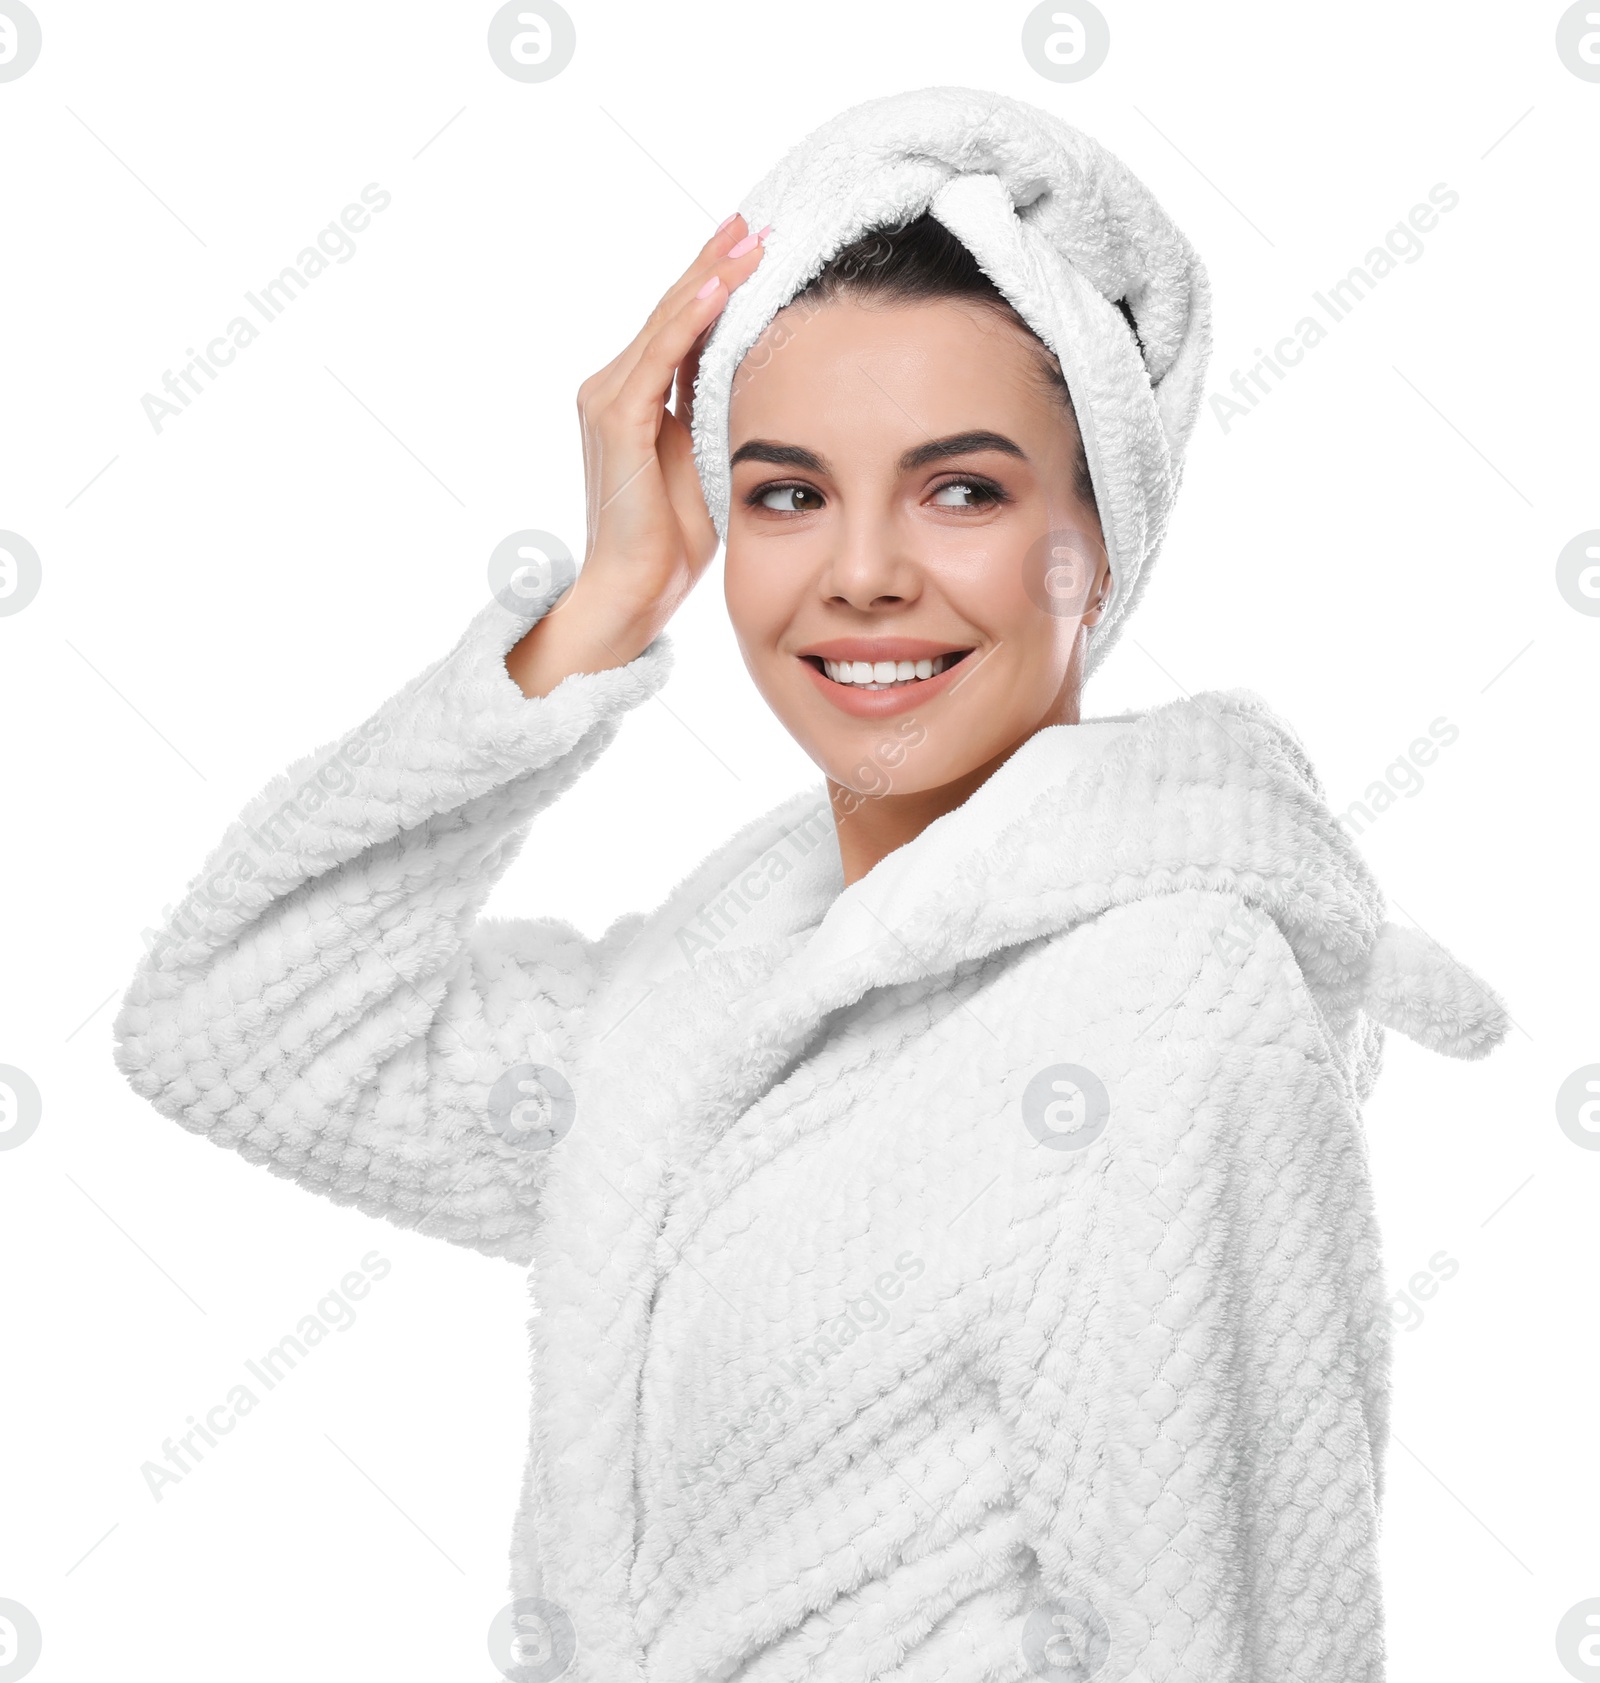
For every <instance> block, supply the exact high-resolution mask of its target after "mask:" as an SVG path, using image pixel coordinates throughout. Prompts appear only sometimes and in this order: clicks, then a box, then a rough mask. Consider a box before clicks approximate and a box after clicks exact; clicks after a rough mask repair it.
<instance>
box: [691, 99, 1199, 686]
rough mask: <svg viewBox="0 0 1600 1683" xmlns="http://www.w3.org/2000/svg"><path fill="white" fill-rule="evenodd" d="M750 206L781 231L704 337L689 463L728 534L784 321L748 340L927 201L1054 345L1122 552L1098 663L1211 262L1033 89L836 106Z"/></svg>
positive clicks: (1131, 595)
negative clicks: (744, 416)
mask: <svg viewBox="0 0 1600 1683" xmlns="http://www.w3.org/2000/svg"><path fill="white" fill-rule="evenodd" d="M738 208H739V210H740V211H741V212H742V213H743V214H744V217H745V220H746V222H747V223H748V224H749V226H750V227H751V229H757V228H761V227H763V226H765V225H766V224H767V223H769V222H770V223H771V224H772V232H771V233H770V234H769V235H768V236H767V239H766V242H765V245H766V249H765V252H764V254H763V256H762V259H761V261H760V263H759V264H758V265H757V266H756V269H755V272H754V273H753V274H752V275H751V276H750V277H749V278H748V279H747V280H745V281H744V282H743V283H742V284H741V285H740V286H739V287H737V288H736V289H735V290H734V292H733V294H732V296H731V297H730V298H729V299H728V302H727V305H726V307H725V308H724V309H723V311H722V314H721V315H720V316H719V317H718V319H717V322H716V325H715V326H714V327H713V329H712V331H711V333H710V335H709V336H708V338H707V340H706V345H705V348H704V351H703V352H702V355H701V359H700V369H699V374H698V376H697V378H696V381H695V398H694V420H693V434H694V452H695V462H696V465H697V467H698V469H699V473H700V482H701V485H702V487H703V488H704V491H705V497H706V503H707V506H708V507H709V508H710V510H711V514H712V518H713V519H714V520H715V522H716V526H717V532H718V534H719V536H721V537H723V538H726V537H727V529H728V499H729V476H730V470H729V465H728V456H729V441H728V408H729V403H730V400H731V397H732V394H733V391H734V388H735V382H736V381H738V382H740V383H742V382H745V381H749V380H758V379H760V377H761V369H762V368H763V367H764V366H765V365H766V363H767V362H768V361H770V360H771V358H772V357H773V356H774V355H782V348H781V340H782V337H783V336H782V333H781V327H782V324H780V327H779V329H776V330H775V331H774V335H773V336H772V337H770V338H769V339H768V341H767V343H765V344H763V345H761V346H760V347H759V348H755V349H752V348H753V347H756V346H757V342H758V340H760V338H761V335H762V333H763V330H764V329H765V328H766V327H767V325H768V323H769V322H771V321H772V318H773V317H774V316H775V315H776V314H777V313H778V311H779V310H781V309H782V308H783V307H784V305H786V304H787V303H789V301H790V300H791V299H792V298H793V297H794V296H795V294H796V293H797V292H799V291H800V289H801V288H802V287H803V286H804V285H805V284H806V282H807V281H809V280H811V279H812V278H813V277H814V276H815V275H816V274H817V273H818V271H819V270H820V269H821V268H822V266H823V265H824V264H825V263H826V262H827V260H828V259H829V258H830V257H832V256H833V255H834V254H835V253H836V252H837V251H839V250H840V249H841V247H843V246H846V245H848V244H849V243H850V242H851V241H852V240H854V239H855V238H857V237H858V236H859V235H860V234H862V233H863V232H864V231H865V230H866V229H868V228H870V227H873V226H874V225H876V224H879V223H892V222H899V221H905V220H908V219H910V218H911V217H914V216H919V215H921V214H922V213H923V212H924V211H927V212H929V213H930V214H931V215H932V216H934V217H935V218H936V219H937V220H938V221H940V222H942V223H943V224H944V225H945V227H947V228H948V229H949V230H950V232H951V233H953V234H954V235H955V236H956V237H957V239H959V240H960V241H961V243H962V244H963V245H965V246H966V247H967V249H968V250H969V251H970V252H971V253H972V255H973V256H974V258H976V260H977V262H978V264H979V266H980V267H981V268H982V269H983V271H984V273H985V274H987V275H988V276H989V278H990V279H991V280H992V281H993V282H994V283H995V285H996V286H997V287H998V288H999V289H1000V291H1001V292H1002V293H1003V294H1004V295H1005V297H1006V298H1007V299H1008V300H1009V301H1010V302H1011V304H1012V305H1014V306H1015V308H1016V310H1017V312H1018V313H1019V314H1020V315H1021V317H1022V319H1023V320H1024V321H1026V322H1027V324H1028V325H1029V326H1030V327H1031V328H1032V329H1033V331H1034V332H1035V333H1037V334H1038V336H1039V337H1040V339H1042V340H1043V341H1044V343H1045V344H1046V345H1047V346H1049V348H1050V349H1051V350H1052V351H1054V352H1055V354H1056V356H1057V357H1058V358H1059V359H1060V362H1061V370H1062V373H1063V374H1064V375H1065V376H1066V380H1067V386H1068V389H1069V390H1070V391H1071V393H1072V399H1073V406H1074V408H1075V409H1076V411H1077V416H1078V425H1079V429H1080V431H1081V432H1082V434H1083V442H1084V454H1085V456H1086V458H1087V460H1088V464H1089V473H1090V477H1091V479H1092V480H1093V482H1094V488H1095V499H1096V501H1097V503H1098V505H1099V509H1100V524H1101V529H1102V533H1103V536H1104V539H1105V545H1106V553H1107V557H1108V559H1109V561H1110V567H1111V580H1112V595H1111V600H1110V604H1109V606H1108V607H1107V609H1106V611H1105V613H1104V615H1103V616H1102V617H1101V619H1100V621H1099V623H1098V624H1096V625H1094V626H1091V627H1090V628H1089V633H1088V647H1087V649H1086V651H1085V656H1084V661H1085V666H1084V670H1085V674H1086V675H1087V674H1088V673H1092V672H1093V671H1094V670H1095V669H1096V667H1097V666H1098V665H1099V664H1100V662H1101V661H1102V660H1103V659H1104V658H1105V656H1106V655H1107V654H1108V653H1109V652H1110V649H1111V647H1112V645H1113V643H1114V642H1115V641H1116V639H1117V637H1118V635H1119V634H1120V632H1121V628H1122V625H1123V622H1124V620H1125V619H1126V617H1127V616H1128V614H1130V613H1131V612H1132V611H1133V609H1134V608H1135V607H1136V606H1137V605H1138V603H1139V600H1140V598H1141V596H1142V595H1143V593H1144V589H1145V585H1146V583H1147V581H1148V579H1149V575H1150V569H1151V566H1152V564H1153V562H1154V560H1155V557H1156V553H1157V551H1158V550H1159V549H1160V547H1161V542H1162V539H1163V537H1164V535H1165V533H1166V530H1167V524H1168V520H1169V518H1170V516H1171V513H1172V506H1173V502H1174V499H1175V498H1176V497H1177V494H1178V486H1179V482H1180V480H1181V478H1182V473H1183V452H1184V447H1185V446H1186V444H1187V443H1188V440H1189V435H1190V433H1191V432H1192V431H1193V428H1194V423H1195V417H1196V416H1197V415H1198V413H1199V409H1200V399H1201V395H1202V388H1203V386H1204V383H1205V370H1206V361H1207V358H1208V357H1209V355H1210V349H1211V291H1210V284H1209V282H1208V280H1207V277H1206V271H1205V268H1204V265H1203V264H1202V263H1201V261H1200V259H1199V257H1198V256H1197V255H1196V254H1195V251H1194V249H1193V247H1192V246H1191V245H1190V244H1189V242H1188V240H1187V239H1185V238H1184V236H1183V234H1182V233H1181V232H1180V231H1179V229H1178V228H1177V227H1176V226H1175V225H1174V223H1173V221H1172V219H1171V218H1170V217H1169V216H1168V215H1167V214H1166V212H1165V211H1164V210H1162V208H1161V206H1160V205H1159V204H1157V203H1156V201H1155V198H1154V197H1153V196H1152V194H1151V193H1150V190H1149V189H1148V188H1147V187H1146V186H1145V185H1144V184H1143V183H1142V182H1141V181H1139V180H1138V179H1137V177H1135V176H1134V175H1133V174H1132V173H1131V172H1130V171H1129V170H1128V168H1127V167H1126V165H1124V164H1123V163H1122V162H1121V160H1120V159H1118V158H1116V157H1114V156H1113V155H1112V154H1111V153H1110V152H1108V151H1107V150H1106V149H1105V148H1104V147H1103V146H1101V145H1100V144H1099V143H1098V142H1097V141H1095V140H1092V139H1091V138H1090V137H1089V136H1088V135H1086V134H1083V133H1081V132H1080V131H1079V130H1077V129H1075V128H1073V127H1072V126H1071V125H1070V124H1068V123H1064V122H1063V121H1062V120H1061V119H1060V118H1059V117H1056V116H1053V115H1052V114H1051V113H1050V112H1048V111H1043V110H1041V109H1039V108H1038V107H1037V106H1034V105H1029V104H1028V103H1026V102H1025V101H1023V100H1020V99H1013V98H1011V97H1009V96H1008V95H1005V94H999V93H992V92H987V91H984V90H981V89H977V88H923V89H919V90H917V91H916V92H913V93H903V94H893V95H890V96H889V97H887V98H883V99H873V100H868V101H867V102H866V103H864V104H862V105H856V106H852V107H851V108H850V109H849V110H847V111H844V112H842V113H840V114H839V115H838V116H836V117H833V118H831V119H830V120H829V121H827V122H826V123H824V124H822V126H821V127H820V128H818V129H816V130H814V131H813V132H812V133H811V134H809V135H807V136H806V138H805V139H804V140H802V141H801V142H800V143H799V144H798V145H797V146H795V147H794V148H793V149H792V150H791V151H790V152H789V153H788V154H787V155H786V156H785V157H783V158H782V159H781V160H780V161H779V163H778V164H777V165H776V167H775V168H773V169H772V170H771V171H770V172H769V173H768V174H767V175H766V176H764V177H763V178H762V180H761V181H760V182H758V183H757V185H756V186H755V187H754V188H752V189H751V191H750V192H749V193H748V194H747V195H746V196H745V198H744V199H742V200H741V201H740V204H739V207H738ZM1119 300H1125V301H1126V304H1127V307H1128V309H1129V310H1130V311H1131V313H1132V315H1133V319H1134V322H1135V324H1136V326H1137V330H1138V338H1137V339H1135V337H1134V335H1133V334H1132V333H1130V332H1129V331H1128V324H1127V321H1126V320H1125V319H1124V317H1123V314H1122V311H1121V310H1119V309H1118V308H1117V307H1116V305H1117V303H1118V301H1119ZM747 353H750V354H748V355H747Z"/></svg>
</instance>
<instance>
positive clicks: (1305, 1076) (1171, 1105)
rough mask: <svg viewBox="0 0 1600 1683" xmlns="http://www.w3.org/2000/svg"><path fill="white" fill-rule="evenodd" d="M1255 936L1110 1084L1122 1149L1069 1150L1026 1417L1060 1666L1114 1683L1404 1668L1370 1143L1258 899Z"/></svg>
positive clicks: (1026, 1459)
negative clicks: (1384, 1542) (1386, 1620)
mask: <svg viewBox="0 0 1600 1683" xmlns="http://www.w3.org/2000/svg"><path fill="white" fill-rule="evenodd" d="M1240 929H1244V930H1246V931H1247V934H1246V936H1245V938H1244V939H1243V940H1242V941H1241V942H1240V943H1239V945H1238V947H1237V948H1236V949H1235V950H1233V951H1232V952H1229V953H1228V954H1227V955H1226V956H1225V957H1222V956H1218V955H1217V954H1216V953H1214V952H1211V951H1206V955H1205V957H1204V958H1203V959H1202V960H1201V961H1200V962H1199V964H1198V976H1197V979H1195V980H1194V981H1193V983H1192V985H1191V990H1190V993H1189V995H1188V997H1186V998H1184V999H1183V1000H1182V1001H1181V1002H1180V1003H1179V1005H1178V1006H1177V1007H1176V1008H1175V1009H1174V1010H1173V1012H1172V1013H1171V1015H1170V1017H1169V1018H1167V1019H1166V1023H1167V1027H1166V1031H1165V1032H1157V1033H1150V1034H1147V1035H1145V1036H1144V1037H1142V1038H1141V1039H1140V1040H1138V1041H1137V1042H1136V1043H1135V1045H1136V1048H1137V1050H1136V1053H1135V1054H1134V1055H1130V1060H1129V1062H1128V1063H1127V1065H1126V1066H1125V1067H1124V1069H1123V1070H1122V1071H1121V1073H1120V1075H1118V1076H1117V1077H1116V1078H1115V1079H1114V1080H1113V1081H1112V1082H1111V1083H1109V1085H1110V1087H1111V1101H1112V1104H1111V1115H1110V1125H1109V1126H1108V1127H1107V1129H1106V1131H1105V1135H1104V1140H1103V1144H1104V1147H1105V1149H1104V1151H1103V1153H1102V1154H1101V1155H1100V1156H1099V1157H1098V1158H1096V1157H1095V1155H1094V1154H1093V1151H1092V1149H1091V1150H1090V1151H1084V1152H1082V1153H1078V1154H1075V1155H1076V1158H1077V1160H1076V1161H1067V1160H1065V1154H1060V1153H1053V1154H1051V1155H1052V1156H1054V1157H1059V1158H1062V1159H1063V1160H1062V1161H1061V1163H1060V1165H1059V1167H1056V1166H1055V1165H1052V1166H1051V1167H1052V1169H1053V1170H1054V1171H1055V1172H1058V1173H1060V1174H1061V1175H1063V1176H1064V1177H1074V1178H1071V1179H1064V1180H1063V1181H1062V1182H1061V1183H1060V1188H1059V1190H1060V1191H1061V1192H1062V1193H1063V1194H1064V1195H1066V1196H1065V1197H1064V1198H1063V1204H1064V1207H1065V1206H1067V1205H1070V1208H1071V1219H1070V1223H1064V1224H1063V1226H1062V1229H1061V1230H1060V1233H1059V1234H1058V1236H1057V1239H1056V1241H1055V1242H1054V1243H1053V1244H1052V1246H1051V1247H1050V1252H1049V1255H1048V1256H1047V1257H1046V1258H1045V1259H1044V1262H1043V1266H1042V1272H1041V1274H1040V1276H1039V1279H1038V1284H1037V1288H1036V1290H1035V1292H1034V1294H1033V1298H1032V1303H1031V1306H1030V1310H1029V1320H1030V1323H1031V1331H1030V1334H1029V1337H1028V1340H1027V1343H1026V1346H1025V1348H1026V1350H1027V1357H1026V1359H1025V1361H1024V1362H1023V1364H1022V1378H1021V1381H1020V1383H1019V1386H1018V1389H1017V1391H1016V1393H1015V1396H1014V1400H1013V1406H1014V1409H1015V1419H1016V1433H1017V1456H1016V1465H1017V1473H1018V1482H1019V1492H1018V1495H1019V1508H1020V1510H1021V1513H1022V1518H1023V1526H1024V1536H1025V1540H1026V1542H1027V1543H1028V1544H1029V1546H1030V1547H1031V1548H1032V1550H1033V1552H1034V1554H1035V1556H1036V1558H1037V1561H1038V1566H1039V1583H1038V1585H1037V1593H1038V1596H1039V1605H1038V1606H1037V1608H1036V1609H1035V1611H1034V1612H1033V1613H1032V1615H1031V1617H1030V1626H1029V1631H1030V1635H1029V1636H1028V1637H1027V1638H1026V1639H1025V1640H1031V1641H1033V1642H1034V1643H1035V1644H1036V1645H1045V1644H1053V1646H1048V1647H1046V1648H1043V1649H1042V1652H1043V1653H1044V1656H1045V1657H1046V1658H1048V1659H1049V1660H1050V1662H1051V1663H1053V1664H1056V1665H1060V1666H1062V1667H1063V1668H1064V1669H1062V1670H1060V1671H1059V1672H1057V1671H1054V1670H1050V1669H1048V1668H1047V1669H1046V1670H1045V1671H1044V1673H1043V1675H1046V1676H1057V1675H1060V1676H1062V1677H1067V1676H1077V1675H1079V1673H1078V1672H1076V1671H1073V1670H1072V1669H1070V1665H1069V1664H1068V1657H1069V1656H1071V1657H1072V1658H1075V1659H1076V1660H1077V1661H1078V1662H1079V1663H1080V1664H1082V1665H1084V1667H1085V1669H1084V1671H1083V1672H1082V1675H1084V1676H1088V1675H1093V1677H1094V1678H1095V1680H1096V1683H1111V1680H1113V1679H1124V1678H1138V1679H1141V1680H1145V1679H1148V1680H1151V1683H1155V1680H1158V1679H1178V1678H1185V1679H1188V1678H1205V1679H1206V1680H1207V1683H1283V1680H1284V1679H1286V1678H1290V1677H1307V1678H1310V1677H1320V1678H1339V1679H1348V1680H1350V1683H1355V1680H1356V1679H1366V1678H1371V1677H1376V1676H1378V1675H1380V1673H1381V1663H1382V1661H1381V1655H1382V1633H1381V1629H1376V1628H1374V1626H1375V1624H1377V1623H1379V1622H1381V1612H1380V1613H1376V1614H1375V1610H1378V1609H1381V1600H1380V1585H1379V1578H1378V1519H1379V1503H1380V1500H1381V1494H1382V1458H1383V1453H1384V1446H1385V1440H1386V1434H1387V1396H1388V1390H1387V1381H1388V1364H1389V1359H1390V1335H1389V1325H1390V1323H1389V1320H1388V1317H1387V1314H1386V1305H1385V1301H1384V1290H1383V1285H1382V1276H1381V1268H1380V1259H1379V1253H1378V1248H1377V1232H1376V1227H1375V1223H1374V1220H1373V1213H1372V1207H1371V1196H1370V1183H1369V1178H1368V1173H1367V1162H1366V1151H1365V1147H1364V1143H1363V1140H1362V1136H1361V1130H1360V1121H1359V1117H1358V1114H1357V1110H1356V1106H1355V1102H1354V1097H1353V1092H1352V1088H1351V1085H1350V1082H1349V1079H1348V1077H1347V1075H1346V1074H1345V1073H1344V1072H1343V1071H1342V1070H1341V1068H1340V1067H1339V1066H1338V1064H1337V1063H1336V1061H1335V1060H1334V1057H1333V1055H1332V1053H1331V1051H1330V1050H1329V1048H1328V1045H1327V1041H1326V1038H1325V1036H1324V1034H1323V1031H1322V1029H1321V1027H1320V1025H1319V1022H1318V1020H1317V1012H1316V1008H1315V1006H1314V1005H1313V1004H1312V1003H1311V1000H1310V996H1309V995H1308V994H1307V992H1306V989H1305V987H1304V983H1303V981H1302V980H1301V979H1300V974H1299V971H1298V969H1297V968H1296V967H1295V962H1294V958H1293V955H1292V954H1291V953H1290V952H1289V950H1288V947H1287V945H1286V944H1285V942H1284V939H1283V937H1282V936H1281V935H1280V934H1279V933H1278V931H1277V930H1276V928H1275V927H1274V926H1272V925H1271V923H1270V920H1268V919H1266V918H1265V917H1263V916H1261V915H1260V914H1258V913H1254V912H1249V911H1247V910H1246V909H1245V908H1243V907H1242V906H1241V907H1239V908H1238V909H1237V910H1236V912H1235V913H1234V914H1232V930H1233V932H1234V933H1235V934H1237V932H1238V931H1239V930H1240ZM1170 944H1171V948H1172V950H1173V951H1174V952H1175V953H1178V952H1180V951H1188V952H1190V953H1192V951H1193V946H1194V943H1193V941H1192V940H1180V939H1178V938H1177V937H1176V935H1175V937H1174V939H1173V940H1172V942H1171V943H1170ZM1202 946H1203V947H1204V943H1202ZM1170 983H1171V973H1170V971H1169V972H1168V973H1167V974H1164V975H1162V976H1160V977H1158V978H1156V979H1155V980H1154V981H1153V982H1152V990H1160V989H1167V988H1169V984H1170ZM1181 986H1182V982H1181V978H1180V980H1179V983H1178V987H1179V988H1181ZM1172 991H1176V990H1172ZM1152 997H1153V998H1157V997H1160V996H1159V995H1158V994H1157V993H1156V992H1155V991H1153V992H1152ZM1167 997H1170V993H1169V994H1168V995H1167ZM1074 1189H1076V1196H1075V1197H1074V1196H1073V1191H1074ZM1101 1668H1103V1669H1101Z"/></svg>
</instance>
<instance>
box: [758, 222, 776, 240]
mask: <svg viewBox="0 0 1600 1683" xmlns="http://www.w3.org/2000/svg"><path fill="white" fill-rule="evenodd" d="M771 232H772V224H771V223H770V222H769V223H768V224H767V225H766V227H765V228H763V229H762V230H761V232H760V233H759V234H757V235H756V238H757V239H758V240H764V239H765V238H766V237H767V235H768V234H770V233H771Z"/></svg>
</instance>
